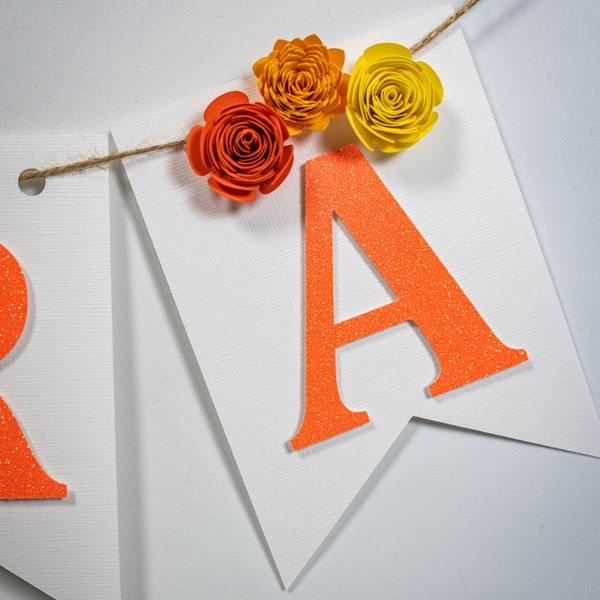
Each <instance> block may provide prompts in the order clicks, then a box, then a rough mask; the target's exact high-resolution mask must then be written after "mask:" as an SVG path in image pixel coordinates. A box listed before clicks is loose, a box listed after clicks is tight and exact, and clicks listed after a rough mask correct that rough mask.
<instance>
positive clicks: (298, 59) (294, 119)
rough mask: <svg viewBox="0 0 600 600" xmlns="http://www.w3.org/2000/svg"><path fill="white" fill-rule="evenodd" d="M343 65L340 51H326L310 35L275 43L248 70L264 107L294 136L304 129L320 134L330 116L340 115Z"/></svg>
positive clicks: (343, 94) (343, 101)
mask: <svg viewBox="0 0 600 600" xmlns="http://www.w3.org/2000/svg"><path fill="white" fill-rule="evenodd" d="M343 66H344V51H343V50H340V49H339V48H327V47H326V46H324V45H323V43H322V42H321V40H320V39H319V37H318V36H316V35H314V34H313V35H309V36H308V37H306V38H304V39H303V40H301V39H299V38H296V39H294V40H292V41H291V42H288V41H286V40H278V41H277V42H276V44H275V46H274V47H273V51H272V52H271V53H270V54H269V55H268V56H264V57H263V58H261V59H259V60H257V61H256V62H255V63H254V65H253V67H252V70H253V71H254V74H255V75H256V77H257V78H258V89H259V90H260V93H261V94H262V96H263V98H264V100H265V104H267V105H268V106H270V107H271V108H272V109H273V110H274V111H275V112H276V113H277V114H278V115H279V116H280V117H281V118H282V119H283V120H284V122H285V124H286V125H287V128H288V129H289V132H290V134H291V135H295V134H296V133H299V132H300V131H302V130H303V129H307V128H308V129H316V130H318V131H321V130H323V129H325V128H326V127H327V126H328V125H329V119H330V118H331V117H333V116H335V115H339V114H341V113H343V112H344V108H345V105H346V90H347V88H348V75H347V74H346V73H342V67H343Z"/></svg>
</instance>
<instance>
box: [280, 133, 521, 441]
mask: <svg viewBox="0 0 600 600" xmlns="http://www.w3.org/2000/svg"><path fill="white" fill-rule="evenodd" d="M334 213H335V214H337V216H338V217H339V218H340V219H341V220H342V222H343V223H344V225H345V226H346V228H347V229H348V231H349V232H350V233H351V234H352V236H354V239H355V240H356V241H357V242H358V243H359V244H360V246H361V248H362V249H363V250H364V252H365V254H366V255H367V256H368V257H369V259H370V260H371V262H372V263H373V264H374V265H375V267H376V268H377V270H378V271H379V272H380V274H381V275H382V277H383V278H384V279H385V281H386V282H387V284H388V285H389V287H390V288H391V290H392V291H393V292H394V294H395V296H396V298H397V300H396V301H394V302H391V303H390V304H387V305H385V306H382V307H380V308H376V309H374V310H371V311H369V312H366V313H364V314H361V315H358V316H356V317H353V318H351V319H347V320H345V321H342V322H339V323H336V322H335V318H334V288H333V214H334ZM408 320H411V321H413V322H414V323H415V324H416V325H417V326H418V327H419V329H420V330H421V332H422V333H423V335H424V336H425V337H426V338H427V340H428V342H429V344H430V345H431V347H432V348H433V350H434V352H435V353H436V355H437V358H438V361H439V363H440V373H439V374H438V377H437V379H436V380H435V381H434V382H433V383H432V384H431V385H430V386H429V391H430V393H431V394H432V395H433V396H437V395H439V394H443V393H444V392H447V391H450V390H453V389H455V388H458V387H460V386H463V385H466V384H468V383H471V382H473V381H476V380H478V379H482V378H483V377H487V376H488V375H492V374H494V373H497V372H498V371H502V370H503V369H507V368H509V367H512V366H514V365H516V364H518V363H521V362H523V361H525V360H527V353H526V352H525V350H523V349H515V348H509V347H508V346H506V345H504V344H503V343H502V342H501V341H500V340H499V339H498V338H497V337H496V335H495V334H494V332H493V331H492V330H491V329H490V327H489V326H488V324H487V323H486V322H485V321H484V319H483V317H482V316H481V315H480V314H479V312H478V311H477V309H476V308H475V307H474V306H473V304H472V302H471V301H470V300H469V298H468V297H467V296H466V294H465V293H464V292H463V290H462V289H461V288H460V286H459V285H458V283H457V282H456V280H455V279H454V278H453V277H452V275H451V274H450V273H449V271H448V270H447V269H446V267H445V266H444V265H443V263H442V261H441V260H440V259H439V258H438V256H437V255H436V254H435V252H434V251H433V250H432V248H431V247H430V246H429V244H428V243H427V241H426V240H425V238H424V237H423V236H422V235H421V233H420V232H419V231H418V229H417V228H416V227H415V225H414V224H413V222H412V221H411V220H410V218H409V217H408V215H407V214H406V213H405V212H404V210H403V209H402V208H401V206H400V205H399V204H398V202H397V201H396V200H395V199H394V197H393V196H392V194H391V192H390V191H389V190H388V189H387V188H386V187H385V185H384V183H383V182H382V181H381V179H380V178H379V177H378V175H377V174H376V173H375V171H374V170H373V168H372V167H371V165H370V164H369V162H368V161H367V159H366V158H365V157H364V156H363V155H362V153H361V152H360V150H359V149H358V148H357V147H356V146H354V145H352V146H347V147H346V148H342V149H341V150H337V151H334V152H329V153H327V154H324V155H322V156H319V157H318V158H315V159H313V160H310V161H308V163H307V165H306V408H305V414H304V420H303V423H302V426H301V428H300V430H299V432H298V433H297V434H296V435H295V436H294V438H293V439H292V440H291V445H292V448H294V450H299V449H301V448H304V447H306V446H309V445H311V444H315V443H317V442H320V441H322V440H325V439H327V438H330V437H333V436H334V435H338V434H340V433H343V432H345V431H348V430H350V429H352V428H354V427H358V426H359V425H362V424H364V423H367V422H368V421H369V417H368V415H367V413H366V412H354V411H351V410H349V409H348V408H347V407H346V406H345V405H344V403H343V402H342V400H341V398H340V395H339V391H338V386H337V375H336V348H337V347H338V346H341V345H343V344H347V343H348V342H352V341H354V340H357V339H359V338H361V337H364V336H366V335H370V334H372V333H376V332H377V331H381V330H382V329H385V328H387V327H391V326H392V325H396V324H398V323H401V322H404V321H408Z"/></svg>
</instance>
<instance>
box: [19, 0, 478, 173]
mask: <svg viewBox="0 0 600 600" xmlns="http://www.w3.org/2000/svg"><path fill="white" fill-rule="evenodd" d="M478 2H479V0H468V1H467V2H466V3H465V4H464V5H463V6H462V7H461V8H459V9H458V10H457V11H456V12H455V13H454V14H453V15H452V16H450V17H448V18H447V19H446V20H445V21H444V22H443V23H440V24H439V25H438V26H437V27H436V28H435V29H432V30H431V31H430V32H429V33H427V34H426V35H424V36H423V37H422V38H421V39H420V40H419V41H418V42H417V43H416V44H414V45H413V46H411V47H410V51H411V52H412V53H413V54H416V53H417V52H419V50H422V49H423V48H424V47H425V46H427V44H429V43H431V42H432V41H433V40H434V39H435V38H436V37H438V35H440V34H441V33H442V32H444V31H445V30H446V29H448V27H450V25H452V24H453V23H455V22H456V21H458V19H460V17H462V16H463V15H464V14H465V13H466V12H467V11H469V10H471V8H473V6H475V5H476V4H477V3H478ZM186 139H187V138H184V139H182V140H174V141H172V142H165V143H164V144H155V145H153V146H144V147H142V148H136V149H134V150H124V151H123V152H113V153H112V154H107V155H105V156H94V157H89V158H86V159H85V160H80V161H77V162H72V163H69V164H66V165H57V166H54V167H47V168H45V169H27V170H26V171H23V173H21V174H20V175H19V181H20V182H21V181H29V180H32V179H39V178H41V177H54V176H55V175H64V174H65V173H72V172H74V171H83V170H84V169H89V168H91V167H100V166H103V165H106V164H109V163H111V162H113V161H115V160H120V159H122V158H129V157H130V156H138V155H140V154H150V153H151V152H158V151H159V150H166V149H169V148H171V149H177V150H178V149H180V148H183V147H184V146H185V142H186Z"/></svg>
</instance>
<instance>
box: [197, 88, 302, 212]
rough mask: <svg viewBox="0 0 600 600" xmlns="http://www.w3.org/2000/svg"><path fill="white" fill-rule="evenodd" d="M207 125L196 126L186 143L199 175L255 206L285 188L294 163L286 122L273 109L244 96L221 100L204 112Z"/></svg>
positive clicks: (236, 94)
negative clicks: (258, 194)
mask: <svg viewBox="0 0 600 600" xmlns="http://www.w3.org/2000/svg"><path fill="white" fill-rule="evenodd" d="M204 120H205V121H206V123H205V124H204V125H195V126H194V127H192V129H191V131H190V133H189V135H188V137H187V142H186V151H187V156H188V161H189V163H190V166H191V167H192V170H193V171H194V173H196V174H197V175H201V176H204V175H208V174H211V177H210V178H209V179H208V185H210V187H211V188H212V189H213V190H214V191H215V192H217V193H218V194H220V195H221V196H225V197H226V198H230V199H231V200H235V201H237V202H252V201H253V200H255V199H256V192H257V190H258V191H260V192H261V193H263V194H268V193H269V192H272V191H273V190H275V189H276V188H277V187H279V186H280V185H281V184H282V183H283V181H284V180H285V178H286V177H287V176H288V174H289V172H290V170H291V168H292V163H293V161H294V148H293V146H291V145H287V146H286V145H285V143H284V142H285V140H286V139H288V137H289V133H288V130H287V127H286V126H285V123H284V122H283V120H282V119H281V117H279V116H278V115H277V113H275V111H273V110H272V109H271V108H269V107H268V106H267V105H265V104H262V103H260V102H255V103H254V104H252V103H250V101H249V100H248V96H246V94H244V93H242V92H227V93H225V94H222V95H221V96H219V97H218V98H215V99H214V100H213V101H212V102H211V103H210V104H209V105H208V106H207V108H206V110H205V111H204Z"/></svg>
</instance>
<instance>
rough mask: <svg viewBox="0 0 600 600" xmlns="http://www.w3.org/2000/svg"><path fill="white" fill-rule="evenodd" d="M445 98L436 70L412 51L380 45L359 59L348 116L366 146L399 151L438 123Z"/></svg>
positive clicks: (389, 45) (352, 77) (349, 91)
mask: <svg viewBox="0 0 600 600" xmlns="http://www.w3.org/2000/svg"><path fill="white" fill-rule="evenodd" d="M443 95H444V91H443V88H442V83H441V81H440V79H439V77H438V76H437V75H436V73H435V71H434V70H433V69H432V68H431V67H430V66H429V65H427V64H425V63H423V62H415V61H414V60H413V59H412V57H411V52H410V50H409V49H408V48H405V47H404V46H400V45H399V44H376V45H374V46H371V47H370V48H367V49H366V50H365V52H364V54H363V55H362V56H361V57H360V58H359V59H358V61H357V62H356V65H355V67H354V69H353V70H352V74H351V75H350V83H349V85H348V104H347V106H346V115H347V116H348V120H349V121H350V125H352V128H353V129H354V132H355V133H356V135H357V136H358V137H359V138H360V140H361V142H362V143H363V144H364V145H365V146H366V147H367V148H369V150H374V149H375V145H376V144H377V145H378V146H379V148H380V149H381V150H383V152H399V151H400V150H404V149H406V148H408V147H409V146H412V145H413V144H415V143H417V142H418V141H419V140H420V139H421V138H422V137H423V136H424V135H425V134H426V133H427V132H429V130H430V129H431V128H432V127H433V126H434V125H435V122H436V121H437V113H436V112H434V110H433V109H434V107H435V106H437V105H438V104H439V103H440V102H441V101H442V97H443Z"/></svg>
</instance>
